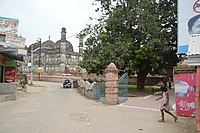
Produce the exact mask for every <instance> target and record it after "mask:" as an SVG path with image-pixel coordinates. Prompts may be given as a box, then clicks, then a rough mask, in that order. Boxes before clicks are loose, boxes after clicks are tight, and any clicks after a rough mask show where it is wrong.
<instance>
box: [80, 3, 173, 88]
mask: <svg viewBox="0 0 200 133" xmlns="http://www.w3.org/2000/svg"><path fill="white" fill-rule="evenodd" d="M95 2H96V3H100V8H97V10H96V12H100V13H99V14H101V15H100V17H99V19H98V24H95V25H87V27H86V28H85V29H84V30H83V31H82V32H81V33H80V34H81V35H83V36H85V37H86V36H87V40H86V42H85V45H86V50H85V51H84V54H83V61H82V62H81V63H80V66H81V67H83V68H86V69H87V71H88V72H89V73H97V74H102V73H103V70H104V69H105V68H106V67H107V65H109V64H110V63H111V62H113V63H115V65H116V66H117V68H118V69H119V70H120V72H121V73H124V72H129V73H132V72H136V73H137V75H138V82H140V83H138V88H139V89H140V88H141V89H144V81H145V78H146V75H147V74H148V73H155V74H159V73H160V72H162V73H163V72H165V71H166V70H167V69H168V68H170V67H173V66H174V65H175V64H176V61H177V57H176V54H175V53H176V46H177V45H176V43H177V41H176V31H177V27H176V25H177V15H176V14H177V10H176V5H177V2H176V1H175V0H167V1H165V0H160V1H157V0H142V1H141V0H123V1H122V0H96V1H95ZM161 70H162V71H161Z"/></svg>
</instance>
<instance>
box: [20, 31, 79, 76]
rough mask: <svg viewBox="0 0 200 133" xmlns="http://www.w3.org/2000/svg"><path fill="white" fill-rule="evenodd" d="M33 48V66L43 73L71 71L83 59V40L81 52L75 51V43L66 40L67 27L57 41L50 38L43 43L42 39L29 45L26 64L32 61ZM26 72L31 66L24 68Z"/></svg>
mask: <svg viewBox="0 0 200 133" xmlns="http://www.w3.org/2000/svg"><path fill="white" fill-rule="evenodd" d="M32 50H33V68H34V69H35V71H38V72H39V73H40V72H42V73H43V74H47V75H52V74H60V73H71V72H72V71H73V70H76V68H77V65H78V63H79V62H80V61H81V59H82V58H81V55H82V52H83V40H82V39H80V42H79V52H74V49H73V45H72V44H71V43H70V42H69V41H67V40H66V29H65V28H64V27H63V28H62V31H61V39H60V40H58V41H57V42H56V43H54V42H53V41H51V40H50V37H49V39H48V40H47V41H45V42H43V43H41V40H40V41H38V42H37V43H34V44H32V45H30V46H29V48H28V54H27V57H26V62H25V64H26V65H25V66H28V63H29V64H30V62H31V51H32ZM23 69H24V71H25V72H27V71H30V65H29V68H27V67H24V68H23Z"/></svg>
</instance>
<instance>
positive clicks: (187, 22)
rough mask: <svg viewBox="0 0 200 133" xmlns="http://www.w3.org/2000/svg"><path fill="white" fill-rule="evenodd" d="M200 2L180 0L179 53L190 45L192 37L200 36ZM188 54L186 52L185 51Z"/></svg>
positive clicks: (196, 0) (197, 0)
mask: <svg viewBox="0 0 200 133" xmlns="http://www.w3.org/2000/svg"><path fill="white" fill-rule="evenodd" d="M199 22H200V0H178V51H179V52H180V51H181V50H180V49H181V48H182V47H184V48H185V46H188V45H189V39H190V35H192V34H200V26H199ZM184 52H186V51H184Z"/></svg>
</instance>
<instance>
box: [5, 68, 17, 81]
mask: <svg viewBox="0 0 200 133" xmlns="http://www.w3.org/2000/svg"><path fill="white" fill-rule="evenodd" d="M15 79H16V67H14V66H5V78H4V82H15Z"/></svg>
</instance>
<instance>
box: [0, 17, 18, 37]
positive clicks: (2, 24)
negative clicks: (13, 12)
mask: <svg viewBox="0 0 200 133" xmlns="http://www.w3.org/2000/svg"><path fill="white" fill-rule="evenodd" d="M18 23H19V20H17V19H14V18H5V17H0V34H4V35H9V34H12V35H13V34H17V31H18V29H17V28H18Z"/></svg>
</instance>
